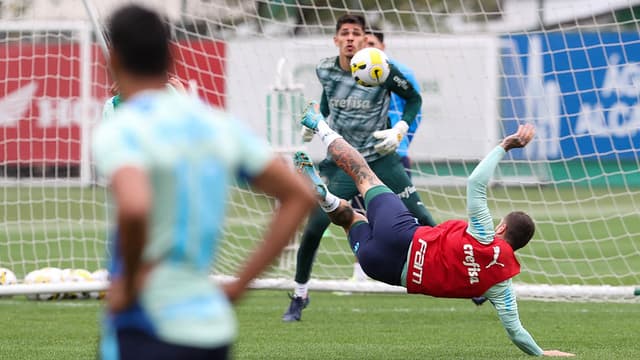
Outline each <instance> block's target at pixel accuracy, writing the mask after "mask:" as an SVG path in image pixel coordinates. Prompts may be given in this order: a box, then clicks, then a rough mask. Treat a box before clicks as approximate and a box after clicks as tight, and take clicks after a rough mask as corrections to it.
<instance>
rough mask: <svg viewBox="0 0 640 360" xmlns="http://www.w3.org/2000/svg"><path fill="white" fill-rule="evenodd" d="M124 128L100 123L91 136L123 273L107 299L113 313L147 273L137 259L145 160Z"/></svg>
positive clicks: (143, 222)
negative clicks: (112, 207) (110, 196)
mask: <svg viewBox="0 0 640 360" xmlns="http://www.w3.org/2000/svg"><path fill="white" fill-rule="evenodd" d="M124 124H127V122H117V121H107V122H103V123H101V124H100V125H99V126H98V128H97V129H96V131H95V132H94V136H93V157H94V159H95V163H96V168H97V170H98V171H99V172H100V174H102V175H103V176H104V177H105V179H107V180H108V182H109V185H110V187H111V193H112V194H113V199H114V201H115V203H116V211H117V213H116V220H117V226H118V232H119V234H118V237H119V239H118V242H117V246H118V247H119V248H118V251H119V253H120V254H121V256H122V260H123V269H122V276H121V277H119V278H117V279H113V281H112V282H111V286H110V289H109V296H108V299H107V301H108V305H109V307H110V308H111V310H112V311H115V312H117V311H121V310H124V309H125V308H127V307H128V306H129V305H130V304H131V302H132V301H133V299H134V298H135V296H136V294H137V292H138V290H139V289H140V287H141V285H142V283H143V281H144V277H145V276H146V272H147V271H148V268H147V266H143V265H142V260H141V259H142V249H143V248H144V245H145V243H146V241H147V235H148V234H147V231H148V230H147V222H148V217H149V214H150V211H151V205H152V198H151V185H150V183H149V180H148V178H147V175H146V170H145V168H146V167H145V164H146V160H145V157H144V155H143V152H142V151H141V146H140V144H139V141H138V138H137V136H136V134H135V132H134V131H132V130H131V129H129V128H127V127H126V125H124Z"/></svg>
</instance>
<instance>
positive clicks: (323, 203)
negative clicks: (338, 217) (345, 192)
mask: <svg viewBox="0 0 640 360" xmlns="http://www.w3.org/2000/svg"><path fill="white" fill-rule="evenodd" d="M338 206H340V198H339V197H337V196H335V195H333V194H332V193H330V192H328V191H327V195H326V196H325V197H324V199H322V200H320V207H321V208H322V211H324V212H326V213H330V212H332V211H333V210H335V209H337V208H338Z"/></svg>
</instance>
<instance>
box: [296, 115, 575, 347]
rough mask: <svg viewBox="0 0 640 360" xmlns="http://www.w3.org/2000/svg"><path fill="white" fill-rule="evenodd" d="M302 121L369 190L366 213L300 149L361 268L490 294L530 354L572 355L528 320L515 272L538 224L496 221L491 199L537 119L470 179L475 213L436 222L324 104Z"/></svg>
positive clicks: (416, 289) (381, 276) (513, 216)
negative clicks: (494, 180) (547, 345)
mask: <svg viewBox="0 0 640 360" xmlns="http://www.w3.org/2000/svg"><path fill="white" fill-rule="evenodd" d="M314 105H315V106H311V107H310V108H309V109H308V110H307V112H306V113H305V115H304V117H303V119H302V124H303V125H304V126H306V127H308V128H310V129H312V130H313V131H314V132H316V133H317V134H318V135H319V137H320V138H321V139H322V142H323V143H324V144H325V145H326V146H327V148H328V151H329V153H330V154H331V156H332V158H333V160H334V161H335V162H336V164H338V166H340V168H342V169H343V170H344V171H345V172H347V173H348V174H349V176H351V177H352V178H353V180H354V181H355V183H356V184H357V186H358V190H359V191H360V193H362V194H363V195H364V198H365V206H366V209H367V217H365V216H363V215H361V214H359V213H356V212H354V211H353V209H352V208H351V206H350V205H349V203H348V202H347V201H345V200H342V199H340V198H338V197H336V196H335V195H333V194H332V193H331V192H329V191H328V190H327V188H326V186H325V185H324V183H323V182H322V180H321V179H320V178H319V177H318V175H317V174H316V172H315V169H314V168H313V164H312V163H311V162H310V161H309V158H308V156H306V155H305V154H304V153H302V152H299V153H297V154H296V156H295V162H296V167H297V168H298V170H299V171H300V172H303V173H305V174H306V175H308V176H309V177H310V178H311V179H312V181H313V182H314V185H315V188H316V192H317V193H318V195H319V197H320V199H321V200H320V206H321V207H322V209H323V210H324V211H325V212H327V213H328V215H329V217H330V218H331V221H333V222H334V223H335V224H337V225H340V226H342V227H343V228H344V229H345V231H346V232H347V235H348V238H349V243H350V245H351V248H352V250H353V252H354V254H355V255H356V256H357V258H358V260H359V261H360V264H361V265H362V268H363V269H364V271H365V272H366V273H367V275H368V276H370V277H371V278H373V279H376V280H379V281H383V282H385V283H387V284H391V285H397V286H403V287H406V288H407V292H408V293H413V294H425V295H431V296H435V297H449V298H470V297H472V296H480V295H484V296H486V297H487V298H488V299H489V300H490V301H491V303H492V304H493V305H494V307H495V308H496V310H497V312H498V316H499V317H500V320H501V322H502V325H503V326H504V328H505V329H506V330H507V334H508V335H509V338H510V339H511V341H512V342H513V343H514V344H515V345H516V346H517V347H518V348H519V349H520V350H522V351H523V352H525V353H527V354H529V355H538V356H540V355H548V356H572V355H573V354H570V353H565V352H561V351H557V350H550V351H543V350H542V349H541V348H540V347H539V346H538V344H536V342H535V340H534V339H533V338H532V337H531V335H530V334H529V332H527V330H526V329H525V328H524V327H522V325H521V323H520V319H519V316H518V306H517V303H516V298H515V294H514V291H513V287H512V284H511V278H512V277H514V276H515V275H517V274H518V273H519V272H520V264H519V263H518V260H517V259H516V257H515V254H514V252H515V251H516V250H518V249H520V248H522V247H524V246H525V245H527V243H528V242H529V240H530V239H531V238H532V237H533V234H534V231H535V225H534V223H533V221H532V220H531V218H530V217H529V216H528V215H527V214H525V213H523V212H519V211H515V212H511V213H509V214H507V216H505V217H504V218H503V219H502V220H501V221H500V223H499V224H498V226H497V228H495V230H494V227H493V219H492V217H491V214H490V212H489V208H488V207H487V197H486V190H487V183H488V181H489V179H490V178H491V176H492V174H493V172H494V170H495V168H496V166H497V165H498V162H499V161H500V159H502V157H503V156H504V155H505V153H506V152H507V151H509V150H510V149H513V148H520V147H524V146H525V145H527V144H528V143H529V142H530V141H531V140H532V138H533V136H534V134H535V129H534V128H533V126H532V125H521V126H520V127H519V128H518V131H517V132H516V133H515V134H513V135H510V136H507V137H506V138H505V139H504V140H502V142H501V144H500V145H499V146H496V147H495V148H494V149H493V150H492V151H491V152H490V153H489V155H487V156H486V157H485V158H484V159H483V160H482V161H481V162H480V163H479V164H478V166H477V167H476V168H475V169H474V171H473V172H472V173H471V175H470V176H469V179H468V187H467V214H468V221H463V220H449V221H446V222H444V223H442V224H440V225H437V226H435V227H431V226H420V225H418V224H416V222H415V221H414V219H413V217H412V216H411V214H410V213H409V212H408V211H407V208H406V207H405V206H404V204H403V203H402V202H401V201H399V199H398V197H397V196H396V195H395V194H393V193H392V192H391V190H390V189H389V188H388V187H387V186H385V185H384V184H383V183H382V182H381V181H380V179H378V177H377V176H376V174H375V173H374V172H373V171H371V168H369V166H368V165H367V163H366V160H365V159H364V158H363V157H362V155H360V154H359V153H358V152H357V151H356V150H355V149H354V148H353V147H352V146H350V145H349V144H348V143H347V142H346V141H345V140H344V139H343V138H342V136H340V135H339V134H338V133H336V132H335V131H333V130H332V129H331V128H330V127H329V125H327V123H326V122H325V121H324V118H323V116H322V114H320V112H319V109H318V106H317V104H314Z"/></svg>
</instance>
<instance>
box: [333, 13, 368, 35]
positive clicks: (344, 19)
mask: <svg viewBox="0 0 640 360" xmlns="http://www.w3.org/2000/svg"><path fill="white" fill-rule="evenodd" d="M344 24H356V25H360V27H361V28H362V31H364V28H365V21H364V17H363V16H362V15H355V14H344V15H342V16H340V17H339V18H338V22H336V33H337V32H338V31H340V28H341V27H342V25H344Z"/></svg>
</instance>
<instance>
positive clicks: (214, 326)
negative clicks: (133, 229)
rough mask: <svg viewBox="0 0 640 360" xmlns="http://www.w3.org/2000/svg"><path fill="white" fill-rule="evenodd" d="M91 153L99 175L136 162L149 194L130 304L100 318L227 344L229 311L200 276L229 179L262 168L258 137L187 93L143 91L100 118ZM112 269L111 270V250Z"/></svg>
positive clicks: (264, 150) (177, 338)
mask: <svg viewBox="0 0 640 360" xmlns="http://www.w3.org/2000/svg"><path fill="white" fill-rule="evenodd" d="M93 154H94V160H95V163H96V167H97V169H98V171H99V172H100V173H101V174H102V175H104V176H105V177H106V178H107V179H109V178H111V176H112V175H113V174H114V173H115V172H116V171H117V170H118V169H120V168H122V167H124V166H135V167H139V168H141V169H143V170H144V171H145V172H146V173H147V175H148V177H149V180H150V182H151V187H152V194H153V209H152V213H151V215H150V216H151V218H150V223H149V224H150V225H149V226H150V229H149V238H148V242H147V243H146V244H145V248H144V252H143V260H144V261H145V262H151V263H154V264H155V266H154V268H153V271H152V272H151V274H150V276H149V278H148V281H147V283H146V284H145V287H144V289H143V290H142V293H141V294H140V297H139V299H138V302H137V303H136V305H135V306H134V307H133V308H132V309H130V310H129V311H126V312H124V313H121V314H117V315H115V316H114V315H111V316H109V317H108V319H107V325H108V326H110V327H112V328H128V327H129V328H131V327H132V328H137V329H139V330H143V331H146V332H148V333H150V334H152V335H155V336H157V337H158V338H159V339H161V340H163V341H166V342H169V343H172V344H178V345H184V346H196V347H216V346H221V345H226V344H229V343H231V342H232V341H233V339H234V338H235V336H236V331H237V330H236V320H235V317H234V314H233V310H232V308H231V305H230V304H229V302H228V300H227V298H226V296H225V295H224V294H223V293H222V291H221V290H220V289H218V288H216V287H214V285H213V284H212V283H211V282H210V281H209V280H208V274H209V269H210V268H211V267H212V266H213V259H214V258H215V256H216V253H217V250H218V247H219V242H220V240H221V229H222V227H223V223H224V219H225V208H226V202H227V197H228V195H229V192H230V185H231V184H232V183H233V181H234V180H235V179H236V178H244V179H251V178H252V177H255V176H257V175H259V174H260V173H261V172H262V171H263V170H264V169H265V167H266V166H267V164H268V163H269V162H270V161H271V159H272V157H273V155H272V152H271V151H270V149H269V147H268V145H267V144H266V142H265V141H263V140H261V139H259V138H257V137H255V136H253V135H251V133H250V132H249V131H248V130H247V129H246V128H245V127H244V126H241V125H240V123H239V122H238V121H236V120H235V119H233V118H232V117H230V116H229V115H227V114H226V113H223V112H220V111H216V110H213V109H211V108H210V107H209V106H207V105H206V104H204V103H203V102H201V101H200V100H198V99H196V98H193V97H189V96H187V95H182V94H179V93H176V92H175V91H170V90H167V91H146V92H142V93H139V94H137V95H136V96H134V97H133V98H131V99H128V100H127V101H126V102H125V103H122V104H121V105H120V106H118V109H117V110H116V111H115V113H114V114H113V118H111V119H110V121H106V122H103V123H101V124H100V125H99V127H98V128H97V129H96V131H95V133H94V140H93ZM116 206H117V204H116ZM116 241H117V240H116ZM112 268H113V269H114V274H112V276H114V277H117V276H118V275H119V274H118V268H119V266H118V256H117V254H116V255H114V265H113V267H112ZM107 332H108V331H105V333H107ZM103 349H104V344H103ZM103 353H106V352H103Z"/></svg>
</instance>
